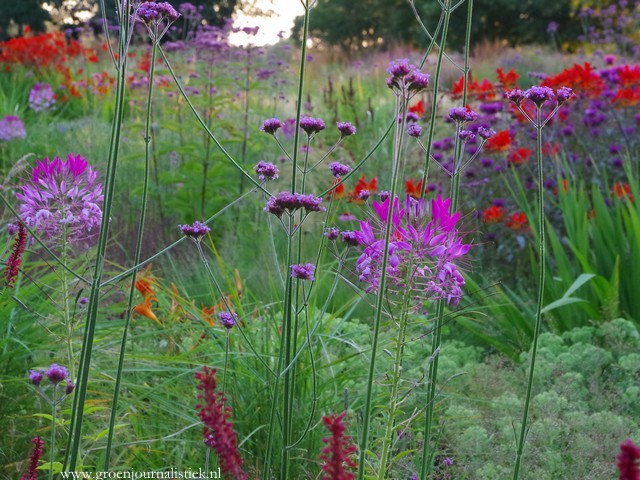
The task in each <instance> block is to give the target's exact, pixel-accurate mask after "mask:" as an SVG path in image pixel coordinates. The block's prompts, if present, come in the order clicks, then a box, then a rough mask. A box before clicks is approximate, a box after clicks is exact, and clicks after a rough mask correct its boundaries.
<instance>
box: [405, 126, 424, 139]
mask: <svg viewBox="0 0 640 480" xmlns="http://www.w3.org/2000/svg"><path fill="white" fill-rule="evenodd" d="M421 134H422V127H421V126H420V125H418V124H417V123H412V124H411V125H409V126H408V127H407V135H409V136H410V137H415V138H418V137H419V136H420V135H421Z"/></svg>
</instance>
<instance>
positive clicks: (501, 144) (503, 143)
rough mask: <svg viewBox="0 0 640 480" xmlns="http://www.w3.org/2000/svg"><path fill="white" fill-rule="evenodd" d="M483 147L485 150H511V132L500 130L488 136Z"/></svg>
mask: <svg viewBox="0 0 640 480" xmlns="http://www.w3.org/2000/svg"><path fill="white" fill-rule="evenodd" d="M484 149H485V151H486V152H506V151H507V150H511V134H510V133H509V130H501V131H499V132H498V133H496V134H495V135H493V136H491V137H489V139H488V140H487V143H485V144H484Z"/></svg>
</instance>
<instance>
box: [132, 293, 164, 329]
mask: <svg viewBox="0 0 640 480" xmlns="http://www.w3.org/2000/svg"><path fill="white" fill-rule="evenodd" d="M152 301H156V302H157V301H158V299H157V298H156V297H147V298H145V299H144V301H143V302H142V303H139V304H138V305H136V306H135V307H133V311H134V313H137V314H138V315H142V316H143V317H146V318H148V319H149V320H153V321H154V322H158V323H159V324H160V320H158V317H156V315H155V313H153V311H152V310H151V302H152Z"/></svg>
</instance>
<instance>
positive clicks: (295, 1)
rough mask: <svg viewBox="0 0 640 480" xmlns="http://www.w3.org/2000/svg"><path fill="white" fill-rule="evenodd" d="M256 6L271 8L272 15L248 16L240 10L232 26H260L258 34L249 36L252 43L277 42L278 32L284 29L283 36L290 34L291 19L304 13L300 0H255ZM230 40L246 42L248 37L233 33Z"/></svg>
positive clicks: (238, 42) (236, 42)
mask: <svg viewBox="0 0 640 480" xmlns="http://www.w3.org/2000/svg"><path fill="white" fill-rule="evenodd" d="M256 6H257V7H259V8H263V9H264V10H269V9H271V10H273V11H274V12H275V14H274V16H272V17H249V16H247V15H246V14H244V13H243V12H241V11H238V12H237V18H236V21H235V22H234V24H233V26H234V27H237V28H244V27H256V26H257V27H260V30H258V34H257V35H256V36H255V37H251V43H253V44H254V45H258V46H261V45H270V44H274V43H277V42H278V40H280V39H279V38H278V33H280V32H282V31H284V35H285V38H287V37H289V36H290V34H291V27H293V19H294V18H296V17H298V16H300V15H302V14H303V13H304V8H303V7H302V3H301V2H300V0H257V1H256ZM230 39H231V42H232V43H235V44H237V45H244V44H246V43H247V40H248V37H247V35H245V34H244V33H242V32H240V33H235V34H232V35H231V36H230Z"/></svg>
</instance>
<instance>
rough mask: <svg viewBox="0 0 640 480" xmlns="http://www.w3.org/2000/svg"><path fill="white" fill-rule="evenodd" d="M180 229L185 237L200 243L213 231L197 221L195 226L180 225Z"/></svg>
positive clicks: (194, 223)
mask: <svg viewBox="0 0 640 480" xmlns="http://www.w3.org/2000/svg"><path fill="white" fill-rule="evenodd" d="M178 228H179V229H180V231H181V232H182V234H183V235H184V236H185V237H189V238H191V239H192V240H195V241H199V240H201V239H202V237H204V236H205V235H206V234H207V233H209V232H210V231H211V229H210V228H209V227H207V226H206V225H205V224H204V223H202V222H198V221H195V222H193V225H178Z"/></svg>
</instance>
